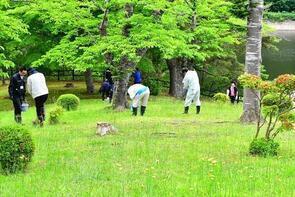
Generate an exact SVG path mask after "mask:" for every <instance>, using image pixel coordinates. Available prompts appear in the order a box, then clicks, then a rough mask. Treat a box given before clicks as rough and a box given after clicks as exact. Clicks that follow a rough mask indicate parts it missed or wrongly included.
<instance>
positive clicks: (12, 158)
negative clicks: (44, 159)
mask: <svg viewBox="0 0 295 197" xmlns="http://www.w3.org/2000/svg"><path fill="white" fill-rule="evenodd" d="M34 150H35V147H34V144H33V140H32V137H31V134H30V133H29V132H28V131H27V130H26V129H25V128H23V127H20V126H13V127H11V126H8V127H1V128H0V166H1V168H2V170H3V172H4V173H6V174H8V173H15V172H17V171H23V170H25V168H26V167H27V165H28V163H29V162H30V161H31V159H32V156H33V154H34Z"/></svg>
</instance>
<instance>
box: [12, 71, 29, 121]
mask: <svg viewBox="0 0 295 197" xmlns="http://www.w3.org/2000/svg"><path fill="white" fill-rule="evenodd" d="M26 75H27V70H26V68H24V67H20V68H19V71H18V73H16V74H14V75H13V76H12V77H11V79H10V83H9V86H8V93H9V97H10V99H11V100H12V102H13V106H14V119H15V121H16V122H17V123H22V116H21V105H22V103H23V102H24V101H25V94H26V82H25V79H24V77H25V76H26Z"/></svg>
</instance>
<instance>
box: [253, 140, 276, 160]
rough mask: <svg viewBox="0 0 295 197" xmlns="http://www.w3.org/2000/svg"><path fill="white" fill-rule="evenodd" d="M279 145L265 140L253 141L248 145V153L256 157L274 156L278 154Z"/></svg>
mask: <svg viewBox="0 0 295 197" xmlns="http://www.w3.org/2000/svg"><path fill="white" fill-rule="evenodd" d="M278 149H279V143H277V142H275V141H274V140H271V139H270V140H267V139H265V138H260V139H254V140H253V141H252V142H251V144H250V149H249V152H250V154H251V155H257V156H263V157H267V156H276V155H277V154H278Z"/></svg>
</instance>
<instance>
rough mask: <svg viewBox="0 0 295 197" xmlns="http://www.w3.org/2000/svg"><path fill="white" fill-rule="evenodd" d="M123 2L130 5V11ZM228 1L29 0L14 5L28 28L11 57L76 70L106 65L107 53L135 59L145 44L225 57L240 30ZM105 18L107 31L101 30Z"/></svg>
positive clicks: (163, 50)
mask: <svg viewBox="0 0 295 197" xmlns="http://www.w3.org/2000/svg"><path fill="white" fill-rule="evenodd" d="M126 5H132V8H133V10H132V13H131V15H130V16H127V15H128V13H127V11H126ZM232 6H233V4H231V3H229V2H228V1H225V0H206V1H202V2H200V1H197V0H190V1H184V0H175V1H167V0H158V1H152V0H116V1H115V0H108V1H105V0H99V1H90V0H88V1H87V0H85V1H77V0H60V1H56V0H46V1H45V0H40V1H32V2H30V3H28V4H25V5H21V6H16V8H15V9H14V11H13V13H14V14H16V15H18V16H19V18H21V19H23V20H24V21H25V23H26V24H28V26H29V31H30V32H31V35H30V36H26V37H25V40H24V42H23V43H22V44H21V45H19V46H17V47H15V48H14V49H15V51H18V52H17V53H16V52H15V54H14V57H15V59H21V60H22V61H23V62H25V63H26V64H31V63H33V65H35V66H43V65H46V66H49V67H50V68H57V67H58V68H60V67H67V68H74V69H78V70H85V69H86V68H94V69H96V68H99V67H103V66H105V65H106V64H107V63H109V62H106V61H105V59H106V58H105V56H106V55H107V54H111V56H112V62H113V64H114V65H118V64H120V62H121V60H122V58H123V57H127V58H128V60H130V61H132V62H134V63H138V62H139V61H140V60H141V58H142V54H139V53H138V51H139V50H143V49H145V50H150V49H157V50H158V52H159V53H160V54H161V58H163V59H172V58H176V57H185V58H189V59H193V60H196V61H198V62H204V61H206V60H208V59H211V58H223V57H227V56H229V55H230V54H233V49H232V48H231V47H230V46H232V45H236V44H239V43H240V41H239V37H240V35H241V33H242V31H241V29H240V28H241V26H242V22H241V21H239V19H237V18H235V17H233V16H232V14H231V12H230V10H231V7H232ZM193 17H195V21H192V18H193ZM105 19H107V20H106V21H107V22H106V31H107V35H106V36H102V35H101V32H100V26H101V24H102V23H103V21H105ZM194 22H195V27H193V24H194ZM126 28H127V29H126ZM124 30H126V31H127V34H128V35H124ZM125 33H126V32H125ZM38 49H39V51H38ZM23 51H25V52H23ZM20 57H21V58H20Z"/></svg>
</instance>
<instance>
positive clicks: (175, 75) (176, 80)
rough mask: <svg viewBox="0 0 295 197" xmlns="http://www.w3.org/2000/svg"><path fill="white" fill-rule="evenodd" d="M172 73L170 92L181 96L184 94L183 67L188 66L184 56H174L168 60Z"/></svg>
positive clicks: (177, 96) (172, 94) (170, 72)
mask: <svg viewBox="0 0 295 197" xmlns="http://www.w3.org/2000/svg"><path fill="white" fill-rule="evenodd" d="M167 64H168V68H169V74H170V87H169V94H170V95H171V96H174V97H176V98H181V97H182V94H183V84H182V80H183V74H182V68H183V67H185V66H187V65H186V62H185V61H184V60H183V58H174V59H171V60H168V61H167Z"/></svg>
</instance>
